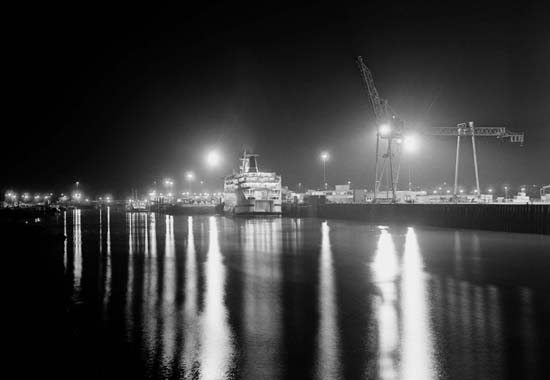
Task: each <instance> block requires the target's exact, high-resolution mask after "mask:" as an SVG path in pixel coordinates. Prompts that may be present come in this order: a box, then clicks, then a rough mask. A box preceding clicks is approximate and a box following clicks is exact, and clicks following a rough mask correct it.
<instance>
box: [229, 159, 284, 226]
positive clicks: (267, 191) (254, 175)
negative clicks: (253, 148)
mask: <svg viewBox="0 0 550 380" xmlns="http://www.w3.org/2000/svg"><path fill="white" fill-rule="evenodd" d="M223 190H224V194H223V202H224V207H223V209H224V212H226V213H230V214H234V215H247V214H248V215H266V214H275V215H278V214H281V176H279V175H277V174H276V173H274V172H262V171H260V169H259V167H258V155H257V154H250V153H247V152H246V151H245V152H244V153H243V155H242V157H241V164H240V167H239V172H238V173H234V174H232V175H229V176H227V177H225V179H224V189H223Z"/></svg>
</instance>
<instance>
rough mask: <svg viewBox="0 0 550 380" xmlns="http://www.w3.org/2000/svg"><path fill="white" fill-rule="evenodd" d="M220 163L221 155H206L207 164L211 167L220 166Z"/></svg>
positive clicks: (211, 153) (213, 153)
mask: <svg viewBox="0 0 550 380" xmlns="http://www.w3.org/2000/svg"><path fill="white" fill-rule="evenodd" d="M220 161H221V157H220V154H219V153H218V152H216V151H211V152H208V154H207V155H206V163H207V164H208V166H210V167H215V166H218V164H219V163H220Z"/></svg>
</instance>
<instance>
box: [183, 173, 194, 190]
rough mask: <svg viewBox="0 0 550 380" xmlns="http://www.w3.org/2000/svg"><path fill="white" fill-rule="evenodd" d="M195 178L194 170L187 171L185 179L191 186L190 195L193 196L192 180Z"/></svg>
mask: <svg viewBox="0 0 550 380" xmlns="http://www.w3.org/2000/svg"><path fill="white" fill-rule="evenodd" d="M194 178H195V174H194V173H193V172H187V173H185V179H186V180H187V183H188V186H189V196H191V181H193V179H194Z"/></svg>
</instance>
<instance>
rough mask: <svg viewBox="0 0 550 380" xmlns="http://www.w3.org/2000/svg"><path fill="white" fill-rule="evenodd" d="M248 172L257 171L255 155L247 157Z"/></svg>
mask: <svg viewBox="0 0 550 380" xmlns="http://www.w3.org/2000/svg"><path fill="white" fill-rule="evenodd" d="M248 172H254V173H257V172H258V162H257V161H256V156H249V157H248Z"/></svg>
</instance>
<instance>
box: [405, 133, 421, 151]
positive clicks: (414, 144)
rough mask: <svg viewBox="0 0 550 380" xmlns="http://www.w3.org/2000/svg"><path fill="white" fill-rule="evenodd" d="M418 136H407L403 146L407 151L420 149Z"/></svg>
mask: <svg viewBox="0 0 550 380" xmlns="http://www.w3.org/2000/svg"><path fill="white" fill-rule="evenodd" d="M418 145H419V143H418V137H417V136H415V135H409V136H405V139H404V141H403V148H404V149H405V151H406V152H416V151H417V150H418Z"/></svg>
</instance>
